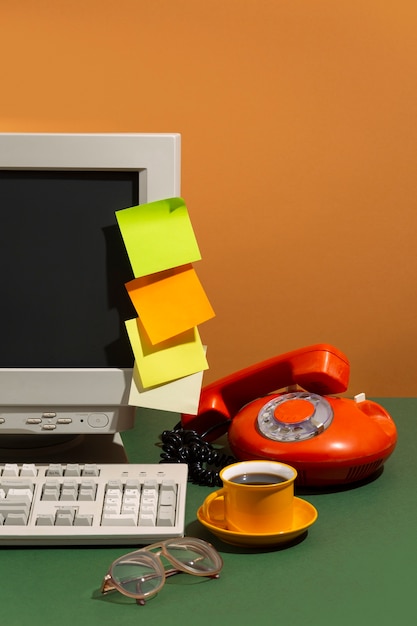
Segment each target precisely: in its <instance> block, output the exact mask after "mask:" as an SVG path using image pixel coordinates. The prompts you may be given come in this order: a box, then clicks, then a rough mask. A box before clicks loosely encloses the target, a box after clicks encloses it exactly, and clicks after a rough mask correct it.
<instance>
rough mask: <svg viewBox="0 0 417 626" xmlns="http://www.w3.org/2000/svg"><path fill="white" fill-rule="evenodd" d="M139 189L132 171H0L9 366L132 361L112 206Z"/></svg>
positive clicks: (129, 201) (125, 268)
mask: <svg viewBox="0 0 417 626" xmlns="http://www.w3.org/2000/svg"><path fill="white" fill-rule="evenodd" d="M138 191H139V180H138V176H137V174H135V172H100V171H34V170H32V171H31V170H29V171H28V170H6V171H5V170H3V171H0V193H1V203H2V206H3V207H4V208H6V207H7V209H6V210H2V219H1V229H0V264H1V267H2V268H7V271H3V272H2V273H1V276H0V289H1V294H2V306H1V307H0V345H1V354H0V365H1V366H2V367H109V366H110V367H132V365H133V355H132V352H131V348H130V344H129V341H128V339H127V334H126V329H125V326H124V320H127V319H130V318H131V317H135V312H134V309H133V307H132V305H131V302H130V299H129V297H128V295H127V292H126V289H125V287H124V284H125V283H126V282H127V281H129V280H131V279H132V278H133V275H132V271H131V267H130V263H129V260H128V258H127V254H126V250H125V247H124V244H123V240H122V237H121V235H120V230H119V227H118V225H117V223H116V218H115V211H117V210H118V209H122V208H125V207H129V206H133V205H136V204H138V202H139V193H138Z"/></svg>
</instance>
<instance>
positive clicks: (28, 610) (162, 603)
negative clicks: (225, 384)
mask: <svg viewBox="0 0 417 626" xmlns="http://www.w3.org/2000/svg"><path fill="white" fill-rule="evenodd" d="M379 402H380V403H381V404H383V406H385V408H386V409H387V410H388V411H389V412H390V414H391V415H392V416H393V418H394V420H395V422H396V424H397V427H398V433H399V441H398V445H397V448H396V450H395V452H394V454H393V455H392V457H391V458H390V459H389V460H388V461H387V463H386V465H385V468H384V472H383V473H382V475H380V476H379V477H378V478H377V479H376V480H374V481H373V482H369V483H368V484H365V485H362V486H360V487H356V488H351V489H347V490H341V491H336V492H333V493H318V494H312V493H309V494H307V493H304V494H301V493H299V494H298V495H299V496H300V497H303V498H305V499H306V500H308V501H310V502H311V503H312V504H314V506H315V507H316V508H317V509H318V512H319V517H318V520H317V522H316V523H315V524H314V525H313V526H312V527H311V528H310V529H309V532H308V534H307V536H306V537H305V538H304V539H303V541H301V542H299V543H298V544H296V545H292V546H291V547H288V548H285V549H283V548H281V549H267V550H263V551H257V550H251V549H246V548H237V547H232V546H229V545H227V544H224V543H222V542H221V541H219V540H217V539H216V538H215V537H213V536H212V535H211V534H210V532H209V531H208V530H206V529H205V528H204V527H203V526H201V524H200V523H199V522H198V521H197V520H196V511H197V508H198V507H199V506H200V505H201V503H202V502H203V500H204V498H205V497H206V496H207V494H208V493H209V492H210V491H211V489H210V488H206V487H198V486H195V485H189V487H188V497H187V514H186V534H187V535H192V536H197V537H201V538H203V539H206V540H208V541H211V542H212V543H213V544H214V545H215V546H216V548H217V549H218V550H219V551H220V553H221V555H222V557H223V560H224V569H223V572H222V575H221V577H220V579H218V580H206V579H196V578H193V577H189V576H185V575H184V576H183V575H179V576H174V577H172V578H170V579H169V580H167V583H166V585H165V587H164V589H163V590H162V591H161V592H160V594H159V595H158V596H157V597H156V598H155V599H153V600H151V601H150V602H149V603H148V604H147V605H146V606H144V607H140V606H137V605H136V604H135V603H134V602H132V601H131V600H129V599H127V598H124V597H123V596H121V595H119V594H109V595H108V596H106V597H103V596H101V595H100V593H99V587H100V583H101V580H102V577H103V575H104V574H105V572H106V570H107V568H108V566H109V564H110V563H111V562H112V561H113V560H114V559H115V558H116V557H118V556H120V555H121V554H124V553H126V552H128V551H130V548H128V547H125V546H124V547H123V546H122V547H121V546H106V547H91V548H90V547H83V548H80V547H62V548H45V547H33V548H2V549H1V550H0V564H1V566H0V616H1V622H2V624H5V625H6V624H7V625H8V626H15V625H16V626H26V625H30V626H37V625H38V624H57V625H59V626H67V625H71V626H73V625H74V624H79V625H84V624H89V625H91V626H93V625H94V624H100V625H101V626H105V625H106V624H111V625H112V626H114V624H123V625H128V624H135V625H137V624H141V623H142V624H146V626H153V625H158V626H163V625H164V624H174V625H175V624H181V625H183V626H188V625H192V626H195V625H198V626H204V625H206V624H232V625H233V626H234V625H235V624H240V623H242V624H250V623H253V624H256V623H259V624H261V623H262V624H266V625H269V624H281V625H286V626H299V625H300V626H301V625H312V626H316V625H317V626H318V625H321V624H333V625H334V626H344V625H345V624H346V625H347V624H349V625H350V624H355V625H356V626H362V625H365V624H366V625H368V624H372V625H373V624H384V625H385V624H396V625H397V624H398V625H399V626H408V625H410V626H411V625H415V624H417V576H416V569H417V537H416V531H417V489H416V479H417V399H383V400H381V399H380V400H379ZM175 422H176V416H173V415H172V414H169V413H158V412H153V411H139V415H138V419H137V424H136V427H135V429H134V430H132V431H130V432H128V433H125V435H124V440H125V446H126V450H127V453H128V457H129V459H130V460H131V461H132V462H140V463H157V462H158V461H159V454H160V449H159V448H158V447H157V445H156V444H157V442H158V437H159V434H160V433H161V432H162V431H163V430H164V429H165V428H171V427H172V426H174V424H175ZM132 549H133V548H132Z"/></svg>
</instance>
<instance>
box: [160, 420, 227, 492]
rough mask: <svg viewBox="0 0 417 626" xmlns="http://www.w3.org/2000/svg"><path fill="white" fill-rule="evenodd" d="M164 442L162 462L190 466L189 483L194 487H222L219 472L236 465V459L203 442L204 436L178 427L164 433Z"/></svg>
mask: <svg viewBox="0 0 417 626" xmlns="http://www.w3.org/2000/svg"><path fill="white" fill-rule="evenodd" d="M223 426H224V424H223ZM206 434H207V433H205V435H206ZM161 441H162V450H163V452H162V453H161V460H160V463H187V465H188V480H189V481H190V482H192V483H194V484H195V485H200V486H205V487H217V486H221V484H222V482H221V479H220V477H219V472H220V470H221V469H222V468H223V467H226V465H230V464H231V463H235V462H236V459H235V458H234V457H233V456H231V455H227V454H223V453H221V452H218V451H217V450H215V448H214V447H213V446H212V445H211V444H210V443H208V442H207V441H204V435H199V434H198V433H197V432H196V431H195V430H184V429H183V428H181V427H178V425H177V426H176V427H175V428H174V429H173V430H164V432H163V433H162V435H161Z"/></svg>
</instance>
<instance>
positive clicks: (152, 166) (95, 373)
mask: <svg viewBox="0 0 417 626" xmlns="http://www.w3.org/2000/svg"><path fill="white" fill-rule="evenodd" d="M0 170H73V171H83V170H91V171H133V172H137V174H138V177H139V203H144V202H153V201H155V200H160V199H164V198H172V197H179V196H180V185H181V136H180V134H179V133H129V134H120V133H0ZM131 379H132V370H131V369H120V368H0V434H1V433H3V432H11V431H13V430H14V429H15V426H13V425H12V427H11V429H10V419H9V420H7V416H10V415H13V414H15V413H16V414H19V415H20V414H22V410H23V414H24V415H28V416H30V415H31V414H34V415H38V414H39V411H42V410H43V411H46V412H48V410H49V411H52V409H53V408H54V407H57V408H60V409H61V410H62V409H63V408H65V409H66V408H68V407H70V410H71V407H74V409H75V410H76V411H78V412H79V411H82V410H83V408H85V410H86V411H87V412H91V411H93V412H98V413H100V412H105V411H106V407H109V411H110V412H111V413H112V419H111V420H110V423H109V426H108V430H109V432H118V431H119V430H122V429H125V428H126V424H124V426H123V427H122V428H119V425H118V424H117V414H118V410H117V409H118V407H122V406H127V405H128V397H129V391H130V385H131ZM5 417H6V419H5ZM125 421H126V420H125ZM7 422H8V423H7ZM84 423H85V422H84ZM16 427H17V424H16ZM17 430H18V431H19V432H21V429H20V427H17ZM31 430H33V431H34V432H39V431H38V430H37V428H36V427H34V428H33V429H32V428H30V427H29V428H27V427H26V426H25V432H29V431H31Z"/></svg>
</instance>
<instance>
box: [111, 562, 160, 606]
mask: <svg viewBox="0 0 417 626" xmlns="http://www.w3.org/2000/svg"><path fill="white" fill-rule="evenodd" d="M112 578H113V580H114V581H115V583H117V584H118V585H120V587H122V588H123V589H124V590H125V591H126V592H127V593H128V594H129V595H132V596H135V595H137V596H143V597H146V596H148V595H152V594H153V593H155V592H156V591H158V589H159V588H160V587H161V585H162V584H163V580H164V571H163V568H162V567H161V566H160V564H159V563H158V561H157V560H156V559H155V557H153V555H147V554H146V553H145V554H144V553H135V554H132V555H127V557H126V558H125V559H121V560H119V561H118V562H117V563H116V564H115V566H114V568H113V570H112Z"/></svg>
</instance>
